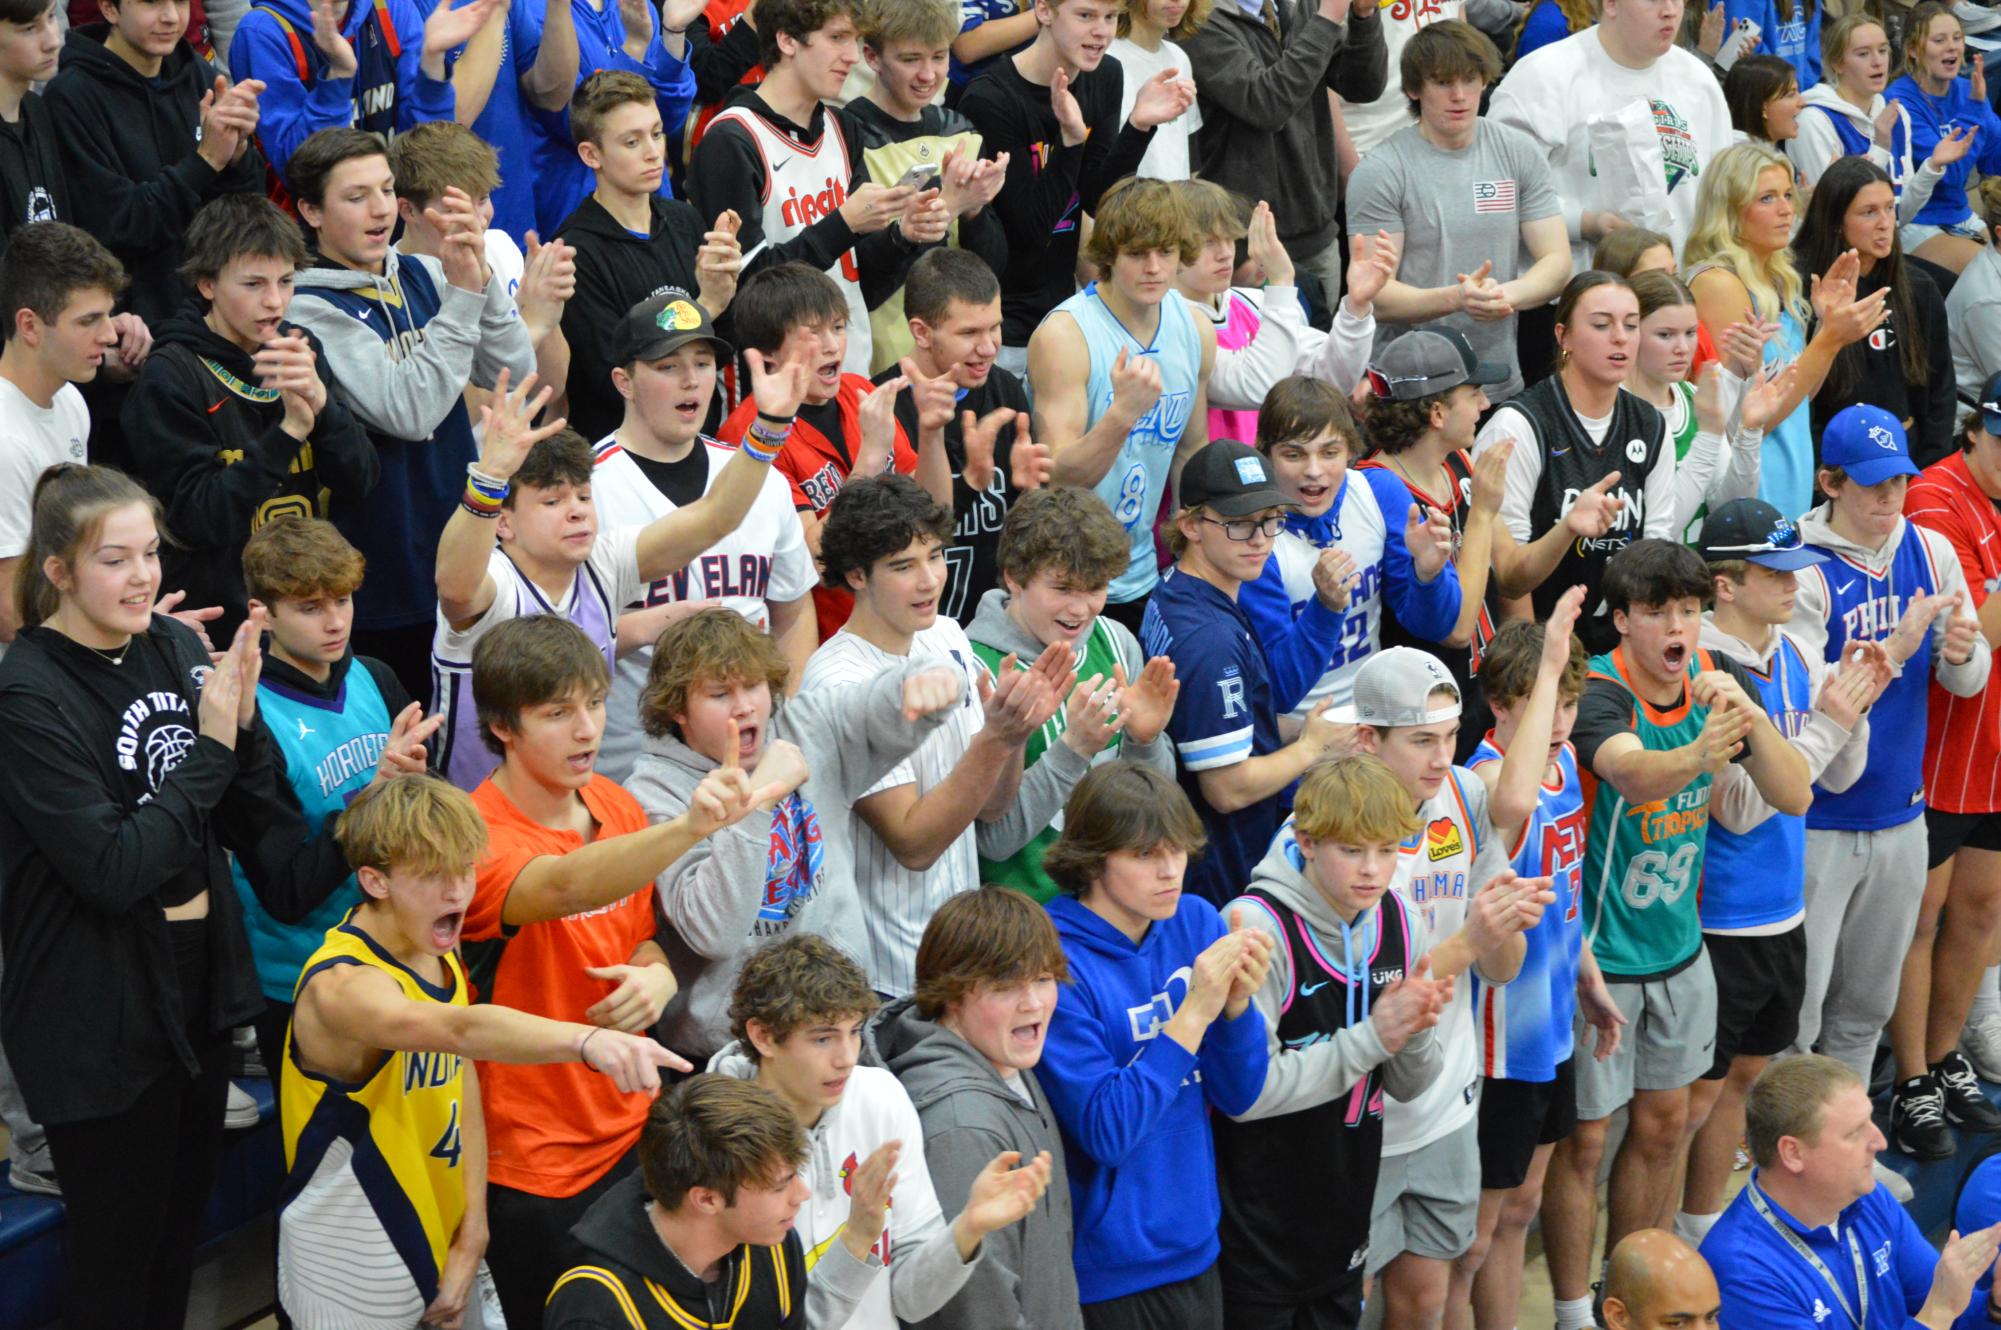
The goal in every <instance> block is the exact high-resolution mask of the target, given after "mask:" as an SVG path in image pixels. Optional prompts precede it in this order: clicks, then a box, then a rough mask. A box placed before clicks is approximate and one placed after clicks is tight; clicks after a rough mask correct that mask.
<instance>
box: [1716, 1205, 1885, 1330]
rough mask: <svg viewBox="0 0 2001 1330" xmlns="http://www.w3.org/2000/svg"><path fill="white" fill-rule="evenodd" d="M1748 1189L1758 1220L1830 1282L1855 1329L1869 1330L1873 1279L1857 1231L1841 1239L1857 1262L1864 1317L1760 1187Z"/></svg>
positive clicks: (1856, 1287) (1858, 1288)
mask: <svg viewBox="0 0 2001 1330" xmlns="http://www.w3.org/2000/svg"><path fill="white" fill-rule="evenodd" d="M1745 1190H1747V1191H1749V1192H1750V1193H1751V1208H1752V1209H1753V1210H1756V1211H1757V1212H1758V1217H1759V1218H1760V1219H1762V1220H1764V1221H1765V1222H1766V1223H1767V1224H1770V1225H1771V1226H1772V1231H1773V1232H1774V1233H1777V1234H1778V1235H1779V1236H1780V1237H1782V1238H1784V1239H1785V1240H1786V1243H1787V1244H1788V1245H1789V1246H1791V1247H1792V1249H1793V1250H1794V1251H1796V1252H1798V1253H1799V1254H1800V1255H1801V1256H1802V1257H1803V1258H1805V1260H1806V1263H1807V1264H1808V1265H1810V1266H1812V1267H1813V1269H1814V1273H1815V1274H1817V1275H1819V1276H1820V1277H1821V1278H1822V1279H1823V1280H1825V1281H1826V1282H1827V1287H1828V1289H1829V1290H1830V1291H1831V1292H1832V1293H1833V1294H1834V1300H1835V1301H1836V1302H1838V1303H1840V1304H1841V1311H1842V1314H1843V1315H1845V1316H1847V1317H1848V1320H1849V1322H1850V1323H1851V1324H1852V1325H1854V1327H1855V1330H1867V1328H1868V1323H1869V1279H1868V1276H1867V1275H1866V1274H1865V1273H1864V1272H1863V1269H1862V1248H1861V1247H1860V1246H1858V1245H1857V1244H1856V1241H1855V1230H1854V1229H1853V1228H1850V1229H1849V1230H1848V1231H1847V1232H1845V1233H1843V1234H1842V1235H1841V1236H1842V1237H1843V1238H1844V1239H1846V1240H1847V1243H1848V1255H1849V1258H1850V1259H1851V1260H1853V1261H1854V1262H1855V1290H1856V1292H1857V1294H1858V1295H1859V1296H1860V1297H1861V1299H1862V1315H1861V1316H1859V1317H1858V1316H1856V1314H1855V1309H1854V1308H1853V1307H1851V1306H1849V1304H1848V1295H1847V1294H1845V1293H1843V1292H1842V1291H1841V1285H1840V1283H1839V1282H1838V1281H1836V1279H1835V1278H1834V1272H1833V1271H1832V1270H1829V1269H1828V1268H1827V1265H1826V1264H1825V1263H1824V1262H1823V1261H1822V1260H1821V1259H1820V1257H1819V1255H1818V1254H1817V1253H1815V1251H1814V1250H1813V1248H1811V1247H1809V1246H1807V1245H1806V1243H1805V1242H1803V1241H1801V1239H1800V1235H1799V1234H1797V1233H1795V1232H1793V1230H1792V1226H1791V1225H1789V1224H1787V1223H1786V1222H1785V1221H1783V1220H1781V1219H1780V1218H1779V1217H1778V1216H1777V1215H1775V1214H1773V1213H1772V1207H1771V1206H1770V1205H1769V1204H1767V1203H1766V1201H1765V1195H1764V1193H1763V1192H1762V1191H1760V1190H1759V1189H1758V1187H1757V1184H1756V1183H1753V1184H1752V1185H1751V1186H1750V1187H1748V1188H1746V1189H1745Z"/></svg>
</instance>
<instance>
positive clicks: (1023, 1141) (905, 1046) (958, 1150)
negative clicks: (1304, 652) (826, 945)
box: [862, 592, 1084, 1330]
mask: <svg viewBox="0 0 2001 1330" xmlns="http://www.w3.org/2000/svg"><path fill="white" fill-rule="evenodd" d="M993 594H994V593H992V592H989V593H988V595H989V596H991V595H993ZM983 608H984V607H983ZM862 1037H863V1047H862V1058H863V1060H864V1061H870V1062H875V1063H877V1064H879V1065H881V1066H885V1067H888V1068H889V1069H890V1070H891V1071H893V1072H895V1073H896V1076H897V1079H898V1080H900V1081H902V1082H903V1088H904V1091H905V1092H906V1093H908V1094H909V1096H910V1098H911V1102H913V1103H914V1104H915V1105H916V1106H917V1116H918V1118H919V1119H920V1120H921V1121H922V1122H923V1124H924V1157H925V1161H926V1162H927V1163H928V1164H929V1166H930V1169H931V1183H932V1186H933V1187H934V1188H936V1190H937V1193H938V1204H939V1207H940V1208H941V1209H943V1210H944V1211H945V1212H947V1213H951V1214H956V1213H957V1212H958V1211H959V1210H961V1209H963V1208H965V1204H966V1197H967V1196H968V1195H969V1194H970V1193H971V1191H972V1187H973V1179H974V1178H976V1177H978V1176H979V1173H980V1170H981V1169H983V1168H985V1167H986V1165H987V1161H988V1160H990V1159H992V1158H993V1157H994V1156H995V1155H997V1154H1000V1153H1001V1152H1002V1151H1003V1150H1016V1151H1019V1152H1020V1154H1021V1157H1022V1159H1023V1160H1030V1159H1033V1158H1035V1156H1036V1154H1037V1153H1039V1152H1040V1151H1043V1150H1047V1151H1048V1152H1049V1155H1050V1159H1051V1161H1052V1168H1051V1171H1050V1178H1049V1190H1048V1191H1046V1192H1044V1193H1043V1195H1042V1201H1041V1203H1040V1204H1039V1205H1037V1206H1036V1208H1035V1210H1034V1211H1033V1212H1031V1213H1030V1214H1029V1216H1028V1217H1027V1218H1026V1219H1023V1220H1022V1221H1021V1222H1020V1223H1017V1224H1009V1225H1008V1226H1007V1227H1006V1228H1003V1229H1001V1230H999V1231H998V1232H995V1233H989V1234H988V1235H987V1236H986V1237H985V1238H984V1239H983V1240H982V1241H981V1243H980V1249H981V1260H980V1263H979V1264H978V1265H977V1266H976V1267H975V1268H974V1270H973V1273H972V1277H971V1278H970V1279H968V1280H967V1281H966V1286H965V1287H964V1288H962V1289H960V1290H959V1293H958V1296H956V1297H954V1298H953V1299H952V1300H951V1301H950V1302H948V1303H946V1304H945V1306H944V1307H943V1308H941V1309H940V1310H939V1311H938V1313H937V1314H936V1315H935V1316H932V1317H931V1318H930V1319H929V1320H925V1321H920V1322H916V1323H915V1325H916V1326H917V1327H919V1328H920V1330H1083V1325H1084V1314H1083V1311H1082V1309H1081V1308H1080V1307H1079V1306H1078V1303H1077V1272H1076V1270H1075V1269H1074V1268H1073V1267H1072V1266H1071V1264H1070V1243H1071V1236H1072V1235H1071V1219H1070V1183H1069V1179H1068V1176H1067V1175H1066V1173H1065V1172H1064V1165H1063V1135H1062V1133H1061V1132H1060V1131H1059V1130H1058V1129H1057V1126H1056V1115H1055V1113H1054V1111H1053V1110H1052V1109H1051V1108H1050V1107H1049V1100H1048V1098H1047V1096H1045V1095H1044V1094H1043V1093H1042V1086H1041V1085H1040V1084H1039V1083H1038V1082H1037V1081H1036V1079H1035V1073H1034V1072H1032V1071H1024V1072H1022V1073H1021V1088H1022V1091H1023V1092H1025V1093H1026V1094H1027V1095H1028V1100H1023V1099H1022V1097H1021V1095H1020V1094H1017V1093H1016V1092H1015V1091H1014V1090H1013V1089H1011V1088H1010V1087H1009V1086H1008V1085H1007V1083H1006V1082H1004V1081H1003V1080H1001V1078H1000V1077H999V1076H997V1075H996V1074H995V1073H994V1069H993V1067H992V1066H991V1065H990V1064H988V1062H987V1061H986V1059H985V1058H983V1057H981V1056H980V1054H979V1052H978V1051H977V1050H975V1049H974V1047H973V1046H972V1045H971V1044H969V1043H967V1042H966V1041H965V1040H964V1039H961V1038H960V1037H959V1036H958V1035H956V1034H954V1033H952V1032H951V1031H950V1030H947V1029H945V1028H944V1027H943V1026H941V1025H938V1024H936V1023H934V1022H932V1021H927V1020H925V1019H924V1018H923V1017H921V1016H919V1015H918V1014H917V1007H916V1003H915V1002H914V1000H912V999H910V998H901V999H899V1000H897V1001H895V1002H892V1003H890V1004H889V1005H888V1006H886V1007H884V1008H882V1009H881V1010H880V1011H878V1012H876V1014H875V1016H874V1018H873V1019H871V1020H870V1021H869V1023H868V1027H867V1029H866V1030H865V1031H864V1033H863V1036H862Z"/></svg>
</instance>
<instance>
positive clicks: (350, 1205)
mask: <svg viewBox="0 0 2001 1330" xmlns="http://www.w3.org/2000/svg"><path fill="white" fill-rule="evenodd" d="M336 965H364V966H367V967H369V968H370V969H375V970H380V971H382V973H384V974H386V975H388V976H389V977H390V978H392V979H394V980H395V981H396V984H397V986H398V987H399V988H401V989H402V990H403V996H404V997H406V998H408V999H409V1000H410V1001H412V1002H437V1003H444V1004H446V1005H449V1006H458V1007H462V1006H465V1005H466V1004H467V1001H468V998H467V994H466V977H465V970H464V969H463V968H462V967H461V966H460V965H459V961H458V957H457V956H455V955H447V956H446V957H444V968H445V982H444V983H443V984H442V985H440V984H433V983H431V982H430V981H429V980H427V979H424V978H422V977H421V976H419V975H417V974H416V973H414V972H413V971H411V970H410V969H408V968H407V967H405V966H404V965H402V964H401V963H400V962H398V961H397V960H396V959H395V958H394V957H392V956H390V954H389V953H388V952H387V951H386V950H384V949H383V948H382V946H381V945H380V944H378V943H377V942H376V941H375V940H374V939H373V938H371V937H369V936H368V935H367V934H366V933H364V932H362V931H361V929H359V928H358V927H356V925H355V922H354V916H353V915H352V914H350V915H349V916H348V917H347V919H346V920H345V921H344V922H342V923H341V924H340V925H339V926H337V927H335V928H333V929H330V930H328V932H327V935H326V941H325V942H324V943H322V944H321V946H320V949H319V950H318V951H316V952H314V953H313V955H312V957H311V959H309V960H308V961H307V962H306V969H305V972H304V973H303V974H301V975H300V976H299V987H298V990H297V991H298V992H299V993H303V992H304V991H305V988H306V985H308V984H310V983H312V981H313V979H314V977H315V976H317V975H318V974H319V973H320V972H321V971H323V970H328V969H331V968H332V967H334V966H336ZM295 1000H296V994H295ZM464 1085H465V1069H464V1064H463V1062H462V1061H461V1059H460V1058H459V1057H457V1056H456V1055H455V1054H451V1053H397V1052H386V1051H385V1052H384V1053H383V1054H382V1061H381V1062H380V1063H379V1064H378V1065H377V1066H376V1068H375V1071H374V1073H373V1074H372V1075H370V1076H369V1077H367V1078H366V1079H365V1080H362V1081H358V1082H354V1083H343V1082H340V1081H335V1080H332V1079H330V1078H328V1077H325V1076H322V1075H320V1074H319V1073H317V1072H311V1071H307V1070H305V1069H304V1068H302V1067H301V1066H299V1064H298V1062H297V1054H296V1052H295V1050H294V1048H293V1045H292V1039H291V1034H290V1032H289V1031H288V1032H287V1033H286V1037H285V1062H284V1067H283V1070H282V1075H281V1078H280V1082H279V1090H278V1105H279V1110H280V1117H281V1120H282V1122H283V1130H284V1140H285V1169H286V1178H285V1189H284V1192H283V1194H282V1195H281V1197H280V1198H279V1202H278V1300H279V1302H280V1303H281V1304H282V1305H283V1306H284V1307H285V1308H286V1309H287V1310H288V1311H290V1312H291V1313H292V1315H293V1317H294V1318H295V1319H298V1320H299V1321H300V1322H301V1324H321V1323H325V1324H341V1325H344V1324H349V1323H350V1322H351V1320H352V1318H353V1317H354V1316H355V1314H356V1313H357V1312H358V1311H359V1310H360V1309H363V1308H365V1309H366V1312H367V1315H368V1317H370V1318H380V1319H381V1320H383V1321H391V1320H396V1319H399V1318H400V1319H401V1321H402V1323H404V1324H408V1325H415V1324H416V1323H417V1318H418V1317H419V1316H421V1315H422V1314H423V1312H424V1309H425V1308H426V1307H428V1306H430V1304H431V1301H432V1299H434V1298H436V1297H437V1296H438V1272H439V1271H440V1270H441V1269H442V1268H443V1266H444V1260H445V1250H446V1248H448V1247H449V1246H450V1245H451V1242H452V1238H453V1237H454V1236H455V1235H456V1234H457V1233H458V1229H459V1220H460V1219H461V1217H463V1215H464V1214H465V1175H464V1173H463V1172H462V1171H461V1167H460V1165H461V1160H460V1154H461V1146H460V1136H459V1132H460V1122H459V1113H460V1106H461V1101H462V1098H463V1091H464ZM315 1311H319V1312H321V1313H323V1314H322V1315H319V1316H315V1315H313V1313H314V1312H315ZM343 1311H344V1312H346V1313H348V1315H347V1316H346V1317H343V1316H342V1315H340V1313H341V1312H343ZM370 1323H371V1324H373V1323H375V1320H374V1319H371V1320H370Z"/></svg>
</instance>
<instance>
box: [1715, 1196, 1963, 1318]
mask: <svg viewBox="0 0 2001 1330" xmlns="http://www.w3.org/2000/svg"><path fill="white" fill-rule="evenodd" d="M1757 1185H1758V1174H1757V1173H1755V1172H1754V1173H1752V1175H1751V1183H1750V1186H1747V1187H1746V1188H1744V1190H1743V1191H1742V1192H1739V1193H1738V1195H1737V1199H1736V1200H1734V1201H1732V1202H1730V1208H1729V1209H1727V1210H1725V1211H1724V1212H1723V1217H1722V1218H1721V1219H1719V1220H1717V1221H1716V1227H1714V1228H1712V1229H1710V1230H1709V1236H1708V1237H1707V1238H1705V1239H1703V1242H1702V1259H1704V1260H1705V1261H1708V1262H1709V1268H1710V1269H1711V1270H1712V1271H1714V1272H1715V1274H1716V1286H1717V1287H1718V1288H1719V1289H1721V1290H1722V1293H1723V1318H1722V1319H1723V1324H1724V1325H1728V1326H1756V1327H1757V1330H1833V1327H1835V1326H1844V1327H1845V1326H1848V1325H1849V1320H1848V1318H1847V1317H1846V1316H1845V1315H1843V1314H1842V1310H1841V1305H1840V1302H1839V1300H1837V1299H1836V1297H1835V1296H1834V1291H1833V1290H1832V1289H1830V1288H1829V1287H1828V1286H1827V1281H1826V1280H1824V1279H1822V1278H1821V1277H1820V1274H1819V1272H1817V1271H1816V1270H1815V1269H1814V1268H1813V1267H1812V1266H1811V1265H1808V1264H1807V1262H1806V1259H1805V1258H1804V1257H1802V1256H1801V1255H1800V1254H1799V1253H1798V1252H1796V1251H1794V1250H1793V1248H1792V1244H1790V1243H1788V1242H1787V1241H1786V1240H1785V1239H1784V1238H1783V1237H1781V1236H1780V1235H1779V1234H1777V1233H1776V1232H1774V1231H1773V1230H1772V1227H1771V1225H1769V1224H1767V1223H1766V1222H1765V1220H1764V1218H1763V1217H1762V1216H1761V1215H1759V1213H1758V1212H1757V1211H1756V1210H1754V1209H1752V1208H1751V1190H1752V1188H1754V1187H1756V1186H1757ZM1766 1203H1767V1204H1768V1205H1769V1206H1770V1207H1771V1210H1772V1215H1773V1217H1774V1218H1776V1219H1777V1220H1778V1221H1779V1222H1780V1223H1781V1224H1784V1225H1786V1226H1787V1227H1788V1228H1790V1229H1791V1230H1792V1231H1793V1232H1794V1233H1796V1234H1798V1235H1799V1237H1800V1238H1801V1240H1802V1241H1804V1242H1805V1243H1806V1245H1807V1246H1808V1247H1809V1248H1810V1249H1811V1250H1812V1251H1813V1252H1814V1254H1815V1255H1817V1256H1819V1257H1820V1262H1821V1264H1822V1265H1824V1266H1826V1267H1827V1269H1828V1272H1829V1273H1830V1274H1832V1275H1833V1276H1834V1279H1835V1282H1836V1283H1837V1284H1839V1285H1840V1288H1841V1297H1843V1298H1846V1299H1847V1300H1848V1305H1849V1306H1850V1307H1851V1308H1853V1309H1854V1310H1855V1312H1856V1314H1857V1315H1860V1314H1861V1311H1862V1300H1861V1298H1860V1296H1859V1295H1858V1293H1857V1291H1856V1287H1855V1261H1854V1258H1853V1257H1851V1256H1850V1255H1849V1246H1848V1241H1849V1237H1850V1235H1853V1236H1854V1239H1855V1241H1856V1244H1857V1246H1858V1247H1859V1248H1860V1250H1861V1253H1862V1273H1863V1277H1864V1278H1865V1279H1867V1280H1868V1281H1869V1318H1868V1324H1866V1325H1865V1326H1864V1327H1863V1328H1862V1330H1895V1328H1896V1327H1905V1326H1908V1327H1912V1330H1916V1327H1917V1326H1918V1322H1917V1321H1916V1320H1915V1319H1914V1317H1915V1314H1916V1313H1917V1311H1918V1309H1919V1308H1921V1307H1923V1306H1924V1305H1925V1298H1926V1297H1927V1296H1928V1295H1929V1294H1930V1293H1931V1286H1932V1271H1933V1270H1934V1269H1935V1268H1936V1267H1937V1265H1938V1250H1937V1249H1936V1248H1934V1247H1933V1246H1932V1245H1931V1243H1929V1242H1927V1241H1925V1235H1924V1234H1923V1233H1922V1232H1921V1231H1919V1229H1918V1226H1917V1224H1916V1223H1914V1222H1913V1221H1912V1219H1911V1216H1910V1214H1909V1213H1908V1212H1907V1211H1905V1209H1904V1207H1903V1206H1901V1205H1899V1204H1897V1202H1896V1199H1895V1198H1894V1197H1892V1196H1891V1195H1890V1193H1889V1192H1888V1191H1887V1190H1886V1189H1884V1188H1882V1187H1878V1188H1876V1189H1875V1190H1874V1191H1872V1192H1870V1193H1869V1194H1868V1195H1867V1196H1864V1197H1863V1198H1862V1199H1861V1200H1859V1201H1857V1202H1855V1203H1854V1204H1853V1205H1851V1206H1849V1207H1848V1208H1847V1209H1846V1210H1843V1211H1842V1212H1841V1220H1840V1229H1841V1236H1840V1237H1838V1238H1837V1237H1836V1236H1835V1234H1834V1232H1833V1231H1832V1230H1830V1229H1828V1228H1824V1227H1823V1228H1816V1229H1808V1228H1807V1227H1806V1226H1805V1225H1803V1224H1801V1223H1799V1222H1798V1221H1797V1220H1795V1219H1794V1218H1793V1217H1792V1216H1791V1215H1789V1214H1787V1213H1786V1212H1785V1210H1784V1209H1782V1208H1781V1207H1780V1206H1779V1204H1778V1203H1777V1202H1775V1201H1772V1200H1770V1199H1769V1198H1767V1201H1766Z"/></svg>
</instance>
